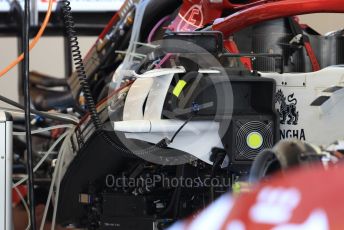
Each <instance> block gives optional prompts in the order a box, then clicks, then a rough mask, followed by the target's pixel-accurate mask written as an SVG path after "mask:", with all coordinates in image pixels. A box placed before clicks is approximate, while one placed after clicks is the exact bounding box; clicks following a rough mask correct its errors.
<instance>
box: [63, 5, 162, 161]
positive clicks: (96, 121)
mask: <svg viewBox="0 0 344 230" xmlns="http://www.w3.org/2000/svg"><path fill="white" fill-rule="evenodd" d="M147 2H148V1H146V3H145V5H144V6H146V4H147ZM61 4H62V7H61V9H62V14H63V20H64V25H65V29H66V34H67V36H68V39H69V42H70V48H71V52H72V57H73V61H74V65H75V69H76V72H77V75H78V78H79V82H80V85H81V89H82V91H83V93H84V97H85V100H86V105H87V108H88V110H89V113H90V117H91V121H92V123H93V125H94V126H95V129H96V132H97V133H99V134H100V135H101V136H102V138H103V139H104V140H105V141H106V142H107V143H108V144H110V145H111V146H112V147H114V148H115V149H116V150H117V151H119V152H121V153H125V154H129V156H132V154H135V155H146V154H152V153H155V152H158V151H161V150H162V149H164V148H166V147H167V146H168V144H169V140H168V139H167V138H164V139H162V140H161V141H160V142H158V143H157V144H156V145H154V146H152V147H150V148H147V149H144V150H140V151H137V152H136V151H135V152H132V151H130V150H128V149H126V148H124V147H122V146H120V145H118V144H117V143H115V142H114V140H112V139H111V137H110V136H109V135H108V134H107V133H106V132H105V131H104V130H103V125H102V122H101V120H100V118H99V114H98V112H97V108H96V104H95V102H94V99H93V97H92V94H91V89H90V86H89V83H88V81H87V76H86V71H85V67H84V63H83V61H82V55H81V51H80V47H79V42H78V37H77V35H76V31H75V23H74V18H73V15H72V12H71V10H72V8H71V6H70V1H69V0H61ZM144 8H145V7H144Z"/></svg>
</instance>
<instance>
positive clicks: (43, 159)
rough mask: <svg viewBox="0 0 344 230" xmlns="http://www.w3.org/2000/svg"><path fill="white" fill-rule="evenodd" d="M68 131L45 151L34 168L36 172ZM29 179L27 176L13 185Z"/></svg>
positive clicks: (15, 185)
mask: <svg viewBox="0 0 344 230" xmlns="http://www.w3.org/2000/svg"><path fill="white" fill-rule="evenodd" d="M68 133H69V132H68V131H67V132H65V133H64V134H62V135H61V136H60V137H59V138H58V139H57V140H56V141H55V142H54V144H53V145H52V146H51V147H50V149H49V150H48V151H47V152H46V153H45V155H44V156H43V157H42V159H41V160H40V161H39V162H38V163H37V165H36V166H35V167H34V168H33V171H34V172H36V171H37V170H38V169H39V168H40V167H41V165H42V164H43V162H44V161H45V160H46V159H47V158H48V156H49V155H50V154H51V152H52V151H53V150H54V149H55V147H56V146H57V145H58V144H59V143H60V142H61V141H62V140H63V139H64V138H65V137H66V136H67V135H68ZM27 179H28V177H27V176H25V177H24V178H22V179H21V180H19V181H18V182H17V183H15V184H14V185H13V188H16V187H17V186H19V185H21V184H22V183H24V182H25V181H26V180H27Z"/></svg>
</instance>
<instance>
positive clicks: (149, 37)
mask: <svg viewBox="0 0 344 230" xmlns="http://www.w3.org/2000/svg"><path fill="white" fill-rule="evenodd" d="M170 18H171V17H170V16H169V15H167V16H165V17H163V18H162V19H160V21H159V22H158V23H157V24H156V25H155V26H154V27H153V29H152V31H151V32H150V33H149V36H148V39H147V41H148V42H149V43H151V42H152V40H153V37H154V35H155V34H156V31H157V30H158V29H159V27H160V26H161V25H162V24H164V23H165V22H166V21H168V20H170Z"/></svg>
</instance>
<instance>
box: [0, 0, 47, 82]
mask: <svg viewBox="0 0 344 230" xmlns="http://www.w3.org/2000/svg"><path fill="white" fill-rule="evenodd" d="M52 8H53V0H49V5H48V11H47V13H46V14H45V18H44V21H43V23H42V25H41V28H40V29H39V31H38V33H37V34H36V36H35V38H34V39H33V40H32V42H31V43H30V46H29V50H32V49H33V48H34V47H35V46H36V44H37V42H38V41H39V39H40V38H41V37H42V35H43V33H44V31H45V29H46V27H47V25H48V22H49V20H50V16H51V11H52ZM23 59H24V54H23V53H22V54H21V55H20V56H19V57H17V59H16V60H14V61H13V62H12V63H11V64H9V65H8V66H7V67H5V68H4V69H3V70H1V72H0V77H2V76H4V75H5V74H6V73H7V72H8V71H10V70H11V69H12V68H13V67H15V66H16V65H18V64H19V63H20V62H21V61H22V60H23Z"/></svg>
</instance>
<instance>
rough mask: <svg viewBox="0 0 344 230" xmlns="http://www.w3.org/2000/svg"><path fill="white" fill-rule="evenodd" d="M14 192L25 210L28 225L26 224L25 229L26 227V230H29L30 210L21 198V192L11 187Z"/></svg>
mask: <svg viewBox="0 0 344 230" xmlns="http://www.w3.org/2000/svg"><path fill="white" fill-rule="evenodd" d="M13 188H14V190H15V191H16V193H17V194H18V196H19V198H20V200H21V202H22V204H23V206H24V208H25V211H26V214H27V219H28V224H27V227H26V230H29V229H30V227H31V222H30V210H29V207H28V206H27V203H26V201H25V199H24V197H23V195H22V194H21V192H20V191H19V189H18V188H17V187H13Z"/></svg>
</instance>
